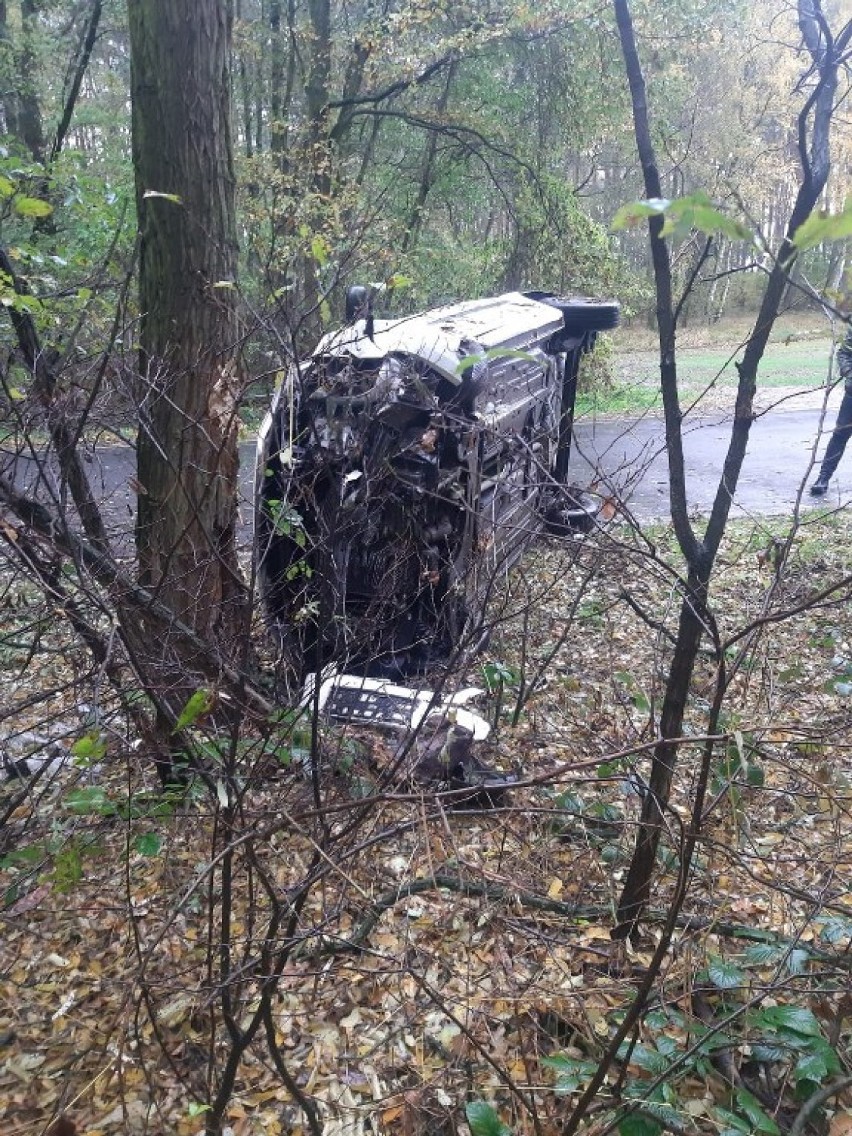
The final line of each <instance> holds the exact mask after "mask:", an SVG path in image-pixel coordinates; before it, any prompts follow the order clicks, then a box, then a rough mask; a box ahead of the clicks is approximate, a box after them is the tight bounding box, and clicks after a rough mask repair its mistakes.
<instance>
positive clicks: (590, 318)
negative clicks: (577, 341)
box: [559, 296, 621, 332]
mask: <svg viewBox="0 0 852 1136" xmlns="http://www.w3.org/2000/svg"><path fill="white" fill-rule="evenodd" d="M559 306H560V308H561V310H562V318H563V320H564V323H565V330H566V331H570V332H582V331H612V329H613V328H614V327H618V323H619V319H620V314H621V306H620V305H619V304H617V303H615V302H614V301H611V300H593V299H586V297H584V296H576V297H569V298H566V299H565V300H564V301H562V303H561V304H560V305H559Z"/></svg>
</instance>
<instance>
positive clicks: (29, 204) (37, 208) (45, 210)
mask: <svg viewBox="0 0 852 1136" xmlns="http://www.w3.org/2000/svg"><path fill="white" fill-rule="evenodd" d="M14 209H15V212H16V213H17V214H18V215H19V216H21V217H49V216H50V214H51V213H52V212H53V206H52V205H51V204H50V202H48V201H42V200H40V198H38V197H16V198H15V201H14Z"/></svg>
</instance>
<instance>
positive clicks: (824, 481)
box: [811, 476, 828, 497]
mask: <svg viewBox="0 0 852 1136" xmlns="http://www.w3.org/2000/svg"><path fill="white" fill-rule="evenodd" d="M827 489H828V478H827V477H822V476H820V477H818V478H817V479H816V481H815V482H814V483H813V485H812V486H811V497H824V496H825V492H826V490H827Z"/></svg>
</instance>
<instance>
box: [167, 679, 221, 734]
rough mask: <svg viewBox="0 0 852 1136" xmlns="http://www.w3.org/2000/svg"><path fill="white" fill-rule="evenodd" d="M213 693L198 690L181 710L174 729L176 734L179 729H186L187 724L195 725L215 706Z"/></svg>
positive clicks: (173, 731)
mask: <svg viewBox="0 0 852 1136" xmlns="http://www.w3.org/2000/svg"><path fill="white" fill-rule="evenodd" d="M213 702H214V698H213V694H212V692H211V691H209V690H196V692H195V694H193V695H192V697H191V698H190V699H189V701H188V702H187V704H186V706H184V708H183V710H181V712H180V715H179V717H178V720H177V722H176V723H175V728H174V730H172V733H173V734H176V733H177V732H178V730H184V729H186V727H187V726H192V725H194V724H195V723H196V722H197V721H198V719H199V718H201V717H203V716H204V715H205V714H207V713H208V712H209V711H210V709H211V708H212V706H213Z"/></svg>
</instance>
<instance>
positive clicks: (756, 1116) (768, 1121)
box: [737, 1089, 781, 1136]
mask: <svg viewBox="0 0 852 1136" xmlns="http://www.w3.org/2000/svg"><path fill="white" fill-rule="evenodd" d="M737 1104H738V1105H739V1106H740V1108H741V1109H742V1110H743V1112H744V1113H745V1114H746V1116H747V1117H748V1118H749V1120H750V1121H751V1125H752V1128H751V1131H752V1132H766V1133H767V1136H781V1129H780V1128H779V1127H778V1125H777V1124H776V1123H775V1121H774V1120H773V1119H772V1117H771V1116H769V1115H767V1113H765V1112H764V1111H763V1109H762V1108H761V1106H760V1102H759V1101H758V1099H757V1097H754V1096H752V1095H751V1093H750V1092H749V1091H748V1090H747V1089H738V1090H737Z"/></svg>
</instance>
